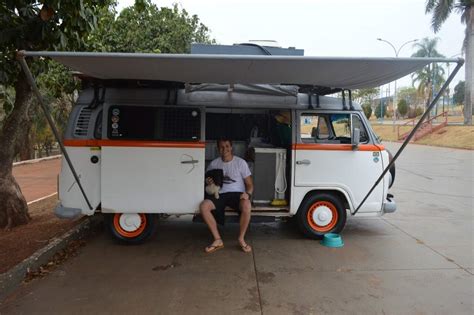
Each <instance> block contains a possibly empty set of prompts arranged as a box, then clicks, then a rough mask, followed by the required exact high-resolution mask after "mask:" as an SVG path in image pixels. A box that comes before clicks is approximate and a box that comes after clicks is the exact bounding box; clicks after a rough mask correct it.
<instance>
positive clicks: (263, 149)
mask: <svg viewBox="0 0 474 315" xmlns="http://www.w3.org/2000/svg"><path fill="white" fill-rule="evenodd" d="M280 112H281V111H278V110H266V109H265V110H263V109H262V110H254V109H228V108H227V109H224V108H207V112H206V152H205V156H206V167H207V165H208V164H209V163H210V162H211V161H212V160H213V159H215V158H217V157H219V152H218V149H217V140H219V139H221V138H228V139H230V140H232V146H233V153H234V155H236V156H238V157H241V158H243V159H244V160H246V161H247V163H248V165H249V168H250V170H251V172H252V178H253V181H254V193H253V202H252V211H253V212H265V213H270V212H278V211H283V212H286V213H287V212H288V210H289V206H288V205H289V200H290V191H291V189H290V188H291V187H290V185H291V182H290V179H291V175H290V173H291V150H290V148H291V144H292V143H291V127H290V124H291V121H290V120H288V121H287V122H286V124H282V123H280V122H278V121H277V119H276V118H275V117H276V116H277V115H278V114H279V113H280ZM285 116H287V117H290V111H287V115H286V114H285ZM279 125H286V130H284V128H285V127H282V126H279ZM276 199H278V200H279V202H275V200H276ZM272 203H273V204H272Z"/></svg>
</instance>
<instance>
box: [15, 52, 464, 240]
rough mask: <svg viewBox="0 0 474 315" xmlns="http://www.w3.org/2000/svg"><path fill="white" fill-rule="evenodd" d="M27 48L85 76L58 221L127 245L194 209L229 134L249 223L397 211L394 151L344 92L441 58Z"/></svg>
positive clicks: (331, 223)
mask: <svg viewBox="0 0 474 315" xmlns="http://www.w3.org/2000/svg"><path fill="white" fill-rule="evenodd" d="M23 54H24V55H27V56H47V57H51V58H53V59H55V60H57V61H59V62H61V63H63V64H65V65H66V66H68V67H70V68H71V69H73V70H76V71H79V72H80V73H81V75H80V77H81V78H82V80H83V85H84V88H83V90H82V91H81V92H80V94H79V98H78V100H77V102H76V104H75V106H74V108H73V109H72V112H71V115H70V118H69V122H68V126H67V130H66V133H65V135H64V137H63V144H64V148H65V152H64V159H63V165H62V169H61V173H60V176H59V190H58V191H59V200H60V204H59V206H58V207H57V209H56V214H57V215H58V216H60V217H67V218H71V217H76V216H78V215H94V214H95V213H98V212H101V213H103V214H105V215H106V218H107V220H106V222H107V224H108V226H109V227H110V230H111V232H112V234H113V235H114V236H115V237H116V238H117V239H119V240H121V241H124V242H126V243H139V242H142V241H144V240H145V239H146V238H148V237H149V236H150V235H151V234H152V233H153V231H154V228H155V219H156V217H158V216H166V215H185V214H189V215H195V214H197V212H198V207H199V204H200V202H201V201H202V200H203V197H204V174H205V169H206V166H207V164H208V163H209V162H210V161H212V160H213V159H214V158H216V157H217V156H218V152H217V150H216V140H217V139H219V138H222V137H225V138H230V139H232V142H233V152H234V155H237V156H240V157H242V158H243V159H245V160H246V161H247V163H248V164H249V167H250V169H251V171H252V176H253V180H254V186H255V189H254V194H253V200H252V217H253V218H254V219H275V218H287V217H296V219H297V222H298V224H299V227H300V228H301V230H302V232H303V233H304V234H305V235H306V236H308V237H311V238H320V237H322V236H323V235H324V234H326V233H329V232H336V233H338V232H340V231H341V230H342V229H343V227H344V225H345V222H346V217H347V215H348V214H355V213H357V214H358V215H366V216H376V215H381V214H384V213H387V212H393V211H395V210H396V205H395V202H394V199H393V196H392V195H391V194H389V188H390V187H391V185H392V184H393V181H394V178H395V168H394V165H393V167H391V168H390V169H389V168H388V167H387V166H388V165H389V162H390V159H391V155H390V154H389V152H388V151H387V150H386V149H385V147H384V145H383V144H381V143H380V141H379V140H378V138H377V136H376V135H375V134H374V132H373V131H372V129H371V127H370V124H369V122H368V120H367V119H366V117H365V116H364V113H363V111H362V110H361V106H360V105H359V104H357V103H355V102H353V101H352V99H351V95H350V90H351V89H357V88H367V87H373V86H378V85H381V84H384V83H387V82H390V81H393V80H395V79H397V78H400V77H402V76H405V75H407V74H409V73H411V72H413V71H414V70H416V69H419V68H422V67H424V66H426V65H427V64H429V63H431V62H436V61H440V60H438V59H420V58H395V59H394V58H370V59H369V58H318V57H300V56H297V57H295V56H236V55H219V56H216V55H166V54H161V55H160V54H158V55H157V54H123V53H115V54H114V53H67V52H23ZM441 61H443V62H446V61H447V60H444V59H443V60H441ZM451 61H452V60H451ZM461 65H462V61H459V62H458V67H457V68H456V71H457V70H458V69H459V67H460V66H461ZM22 66H23V67H24V69H27V66H26V63H24V62H23V64H22ZM25 71H27V70H25ZM451 79H452V76H451V77H450V79H449V80H451ZM449 80H448V81H449ZM425 115H426V114H425ZM424 117H425V116H423V118H424ZM398 154H399V153H397V155H396V156H395V159H396V158H397V156H398ZM392 164H393V163H392ZM382 174H385V175H384V176H381V175H382ZM226 214H227V215H228V217H233V216H235V215H236V213H235V212H234V211H232V210H231V209H229V211H227V212H226Z"/></svg>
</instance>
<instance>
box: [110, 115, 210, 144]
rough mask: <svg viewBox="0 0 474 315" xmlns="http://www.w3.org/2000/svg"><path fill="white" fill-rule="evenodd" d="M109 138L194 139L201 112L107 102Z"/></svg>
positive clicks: (197, 136)
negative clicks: (114, 104) (109, 103)
mask: <svg viewBox="0 0 474 315" xmlns="http://www.w3.org/2000/svg"><path fill="white" fill-rule="evenodd" d="M107 134H108V137H109V139H131V140H164V141H167V140H168V141H172V140H181V141H198V140H199V139H200V136H201V113H200V111H199V109H198V108H169V107H147V106H111V107H110V108H109V113H108V123H107Z"/></svg>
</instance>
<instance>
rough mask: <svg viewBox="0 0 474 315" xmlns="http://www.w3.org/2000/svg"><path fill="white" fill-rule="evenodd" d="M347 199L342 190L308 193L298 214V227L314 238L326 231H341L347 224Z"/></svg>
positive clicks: (318, 237) (320, 236)
mask: <svg viewBox="0 0 474 315" xmlns="http://www.w3.org/2000/svg"><path fill="white" fill-rule="evenodd" d="M346 204H347V200H346V198H345V196H344V194H342V193H341V192H337V191H336V192H335V191H312V192H310V193H308V194H307V195H306V196H305V198H304V199H303V201H302V202H301V205H300V207H299V209H298V212H297V214H296V217H297V222H298V227H299V229H300V230H301V232H303V234H304V235H305V236H307V237H309V238H312V239H321V238H322V237H323V236H324V234H326V233H339V232H341V231H342V229H343V228H344V226H345V224H346V218H347V213H346V208H348V207H346Z"/></svg>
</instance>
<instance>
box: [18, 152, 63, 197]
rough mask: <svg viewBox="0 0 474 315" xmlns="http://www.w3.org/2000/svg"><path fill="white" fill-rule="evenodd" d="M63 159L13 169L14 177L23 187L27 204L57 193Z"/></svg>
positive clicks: (22, 190) (23, 165)
mask: <svg viewBox="0 0 474 315" xmlns="http://www.w3.org/2000/svg"><path fill="white" fill-rule="evenodd" d="M60 167H61V159H53V160H46V161H41V162H38V163H32V164H22V165H17V166H15V167H13V176H14V177H15V179H16V181H17V182H18V184H19V185H20V187H21V192H22V193H23V195H24V196H25V199H26V202H29V201H33V200H36V199H38V198H41V197H44V196H48V195H50V194H52V193H55V192H57V177H58V174H59V170H60Z"/></svg>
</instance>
